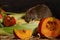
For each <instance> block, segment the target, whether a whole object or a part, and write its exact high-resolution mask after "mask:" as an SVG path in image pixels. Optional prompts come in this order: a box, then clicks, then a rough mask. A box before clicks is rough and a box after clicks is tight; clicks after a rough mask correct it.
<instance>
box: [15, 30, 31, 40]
mask: <svg viewBox="0 0 60 40" xmlns="http://www.w3.org/2000/svg"><path fill="white" fill-rule="evenodd" d="M14 33H15V34H16V36H17V37H18V38H20V39H22V40H25V39H29V38H30V37H31V36H32V31H31V30H17V29H14Z"/></svg>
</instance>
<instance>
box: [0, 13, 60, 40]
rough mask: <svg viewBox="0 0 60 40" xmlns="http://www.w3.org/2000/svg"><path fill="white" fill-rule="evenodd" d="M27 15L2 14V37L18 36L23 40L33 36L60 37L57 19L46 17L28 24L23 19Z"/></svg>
mask: <svg viewBox="0 0 60 40" xmlns="http://www.w3.org/2000/svg"><path fill="white" fill-rule="evenodd" d="M25 14H26V13H25V12H24V13H20V14H18V13H10V12H3V13H0V35H16V36H17V37H18V38H20V39H22V40H25V39H26V40H27V39H29V38H30V37H31V36H32V35H34V36H36V35H38V33H39V35H40V36H45V37H47V38H56V37H57V36H59V35H60V20H59V19H57V18H55V17H46V18H42V20H40V21H37V20H34V21H30V22H29V23H27V22H26V21H25V20H24V19H22V17H23V16H24V15H25ZM40 36H39V37H40Z"/></svg>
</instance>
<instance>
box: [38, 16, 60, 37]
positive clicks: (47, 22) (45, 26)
mask: <svg viewBox="0 0 60 40" xmlns="http://www.w3.org/2000/svg"><path fill="white" fill-rule="evenodd" d="M37 31H38V32H39V34H42V35H44V36H45V37H47V38H55V37H57V36H59V33H60V20H58V19H56V18H54V17H47V18H44V19H42V20H41V21H40V23H39V26H38V29H37Z"/></svg>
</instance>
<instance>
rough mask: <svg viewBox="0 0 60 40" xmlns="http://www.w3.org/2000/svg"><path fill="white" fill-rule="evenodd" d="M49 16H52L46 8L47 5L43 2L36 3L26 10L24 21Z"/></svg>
mask: <svg viewBox="0 0 60 40" xmlns="http://www.w3.org/2000/svg"><path fill="white" fill-rule="evenodd" d="M49 16H52V12H51V10H50V9H49V8H48V6H46V5H45V4H41V5H36V6H34V7H32V8H29V9H28V10H27V11H26V15H25V21H26V22H29V21H31V20H32V21H33V20H37V19H39V20H41V19H42V18H46V17H49Z"/></svg>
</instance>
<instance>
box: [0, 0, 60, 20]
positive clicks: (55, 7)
mask: <svg viewBox="0 0 60 40" xmlns="http://www.w3.org/2000/svg"><path fill="white" fill-rule="evenodd" d="M37 4H46V5H47V6H48V7H49V8H50V9H51V11H52V13H53V15H54V16H55V17H57V18H59V19H60V1H59V0H0V7H2V8H3V9H4V10H5V11H8V12H23V11H26V10H27V9H29V8H31V7H32V6H35V5H37Z"/></svg>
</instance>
